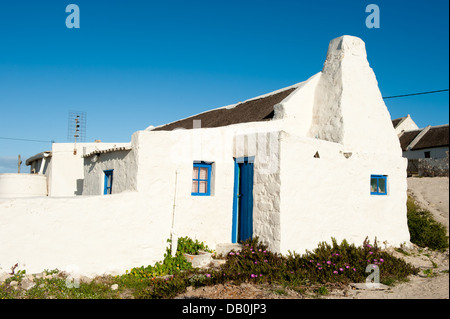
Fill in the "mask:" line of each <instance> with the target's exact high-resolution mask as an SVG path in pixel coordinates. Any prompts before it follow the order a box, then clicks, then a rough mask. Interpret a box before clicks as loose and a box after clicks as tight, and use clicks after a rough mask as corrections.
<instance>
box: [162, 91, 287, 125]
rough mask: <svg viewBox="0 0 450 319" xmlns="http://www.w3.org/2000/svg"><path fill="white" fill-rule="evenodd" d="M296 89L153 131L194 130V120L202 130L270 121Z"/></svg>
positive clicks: (205, 113) (199, 115)
mask: <svg viewBox="0 0 450 319" xmlns="http://www.w3.org/2000/svg"><path fill="white" fill-rule="evenodd" d="M295 89H296V88H295V87H291V88H288V89H286V90H283V91H281V92H277V93H274V94H271V95H266V96H263V97H261V98H255V99H251V100H247V101H245V102H242V103H238V104H237V105H236V106H234V107H230V108H219V109H215V110H211V111H207V112H204V113H200V114H197V115H194V116H191V117H188V118H185V119H182V120H179V121H176V122H172V123H169V124H166V125H163V126H160V127H157V128H155V129H153V131H171V130H173V129H176V128H185V129H192V128H193V121H194V120H201V127H202V128H211V127H220V126H226V125H231V124H238V123H247V122H259V121H269V120H271V119H272V118H273V115H274V110H273V107H274V105H276V104H278V103H280V102H281V101H283V100H284V99H285V98H286V97H287V96H289V95H290V94H291V93H292V92H293V91H294V90H295Z"/></svg>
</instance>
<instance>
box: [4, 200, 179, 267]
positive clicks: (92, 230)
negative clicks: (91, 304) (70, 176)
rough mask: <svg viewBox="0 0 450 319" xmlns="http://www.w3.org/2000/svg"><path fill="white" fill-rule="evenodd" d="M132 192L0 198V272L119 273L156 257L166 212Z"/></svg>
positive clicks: (166, 226) (167, 219) (160, 254)
mask: <svg viewBox="0 0 450 319" xmlns="http://www.w3.org/2000/svg"><path fill="white" fill-rule="evenodd" d="M156 207H157V206H154V204H153V203H152V200H151V199H149V198H148V197H147V196H142V195H140V194H138V193H133V192H129V193H122V194H117V195H110V196H77V197H66V198H64V197H60V198H52V197H45V198H33V199H9V200H6V199H4V200H0V221H1V222H0V243H1V245H0V273H2V272H6V271H7V272H9V271H10V268H11V267H12V266H13V265H15V264H16V263H18V264H19V267H20V269H26V271H27V273H28V274H30V273H37V272H41V271H43V270H44V269H55V268H57V269H60V270H64V269H66V267H69V266H71V265H74V266H76V268H77V269H79V271H80V273H81V274H83V275H87V276H92V275H96V274H105V273H106V274H119V273H123V272H125V270H127V269H130V268H132V267H136V266H142V265H144V266H146V265H149V264H154V263H155V262H156V261H159V260H162V259H163V258H164V257H163V255H164V252H165V248H166V247H167V243H166V240H167V238H169V236H170V225H171V214H170V213H171V212H170V211H167V210H161V209H157V208H156Z"/></svg>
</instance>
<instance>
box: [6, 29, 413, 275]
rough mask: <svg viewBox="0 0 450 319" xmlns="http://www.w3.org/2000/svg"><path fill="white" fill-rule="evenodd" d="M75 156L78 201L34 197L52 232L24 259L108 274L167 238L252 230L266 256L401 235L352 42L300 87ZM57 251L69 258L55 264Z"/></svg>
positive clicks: (389, 154) (398, 171)
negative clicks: (80, 168)
mask: <svg viewBox="0 0 450 319" xmlns="http://www.w3.org/2000/svg"><path fill="white" fill-rule="evenodd" d="M83 158H84V180H83V188H82V193H83V196H77V197H74V198H72V199H70V200H69V199H65V201H64V202H57V203H58V204H59V205H60V206H59V207H61V205H64V207H65V209H66V213H65V214H61V215H58V214H57V212H56V208H55V209H54V210H55V212H54V213H51V212H49V210H50V211H51V210H52V209H53V208H52V207H53V206H52V205H51V204H48V202H45V200H44V199H42V203H40V205H37V207H45V209H46V210H47V211H46V213H41V215H45V216H47V215H51V216H52V218H53V219H52V223H54V218H56V219H57V220H60V223H59V224H58V225H60V227H62V228H63V229H64V230H59V231H58V233H57V234H55V233H52V231H51V229H50V228H49V227H50V226H49V225H42V226H40V227H37V230H35V231H38V232H43V233H44V232H45V233H46V235H45V236H44V237H46V238H47V237H48V238H47V240H51V239H50V238H55V239H56V238H58V242H57V243H55V245H56V246H57V247H52V250H51V252H47V253H45V252H44V255H39V257H37V256H34V257H35V258H37V259H38V260H39V261H33V262H31V261H29V262H28V264H30V263H34V264H33V265H34V266H35V267H38V266H40V267H44V266H45V268H47V269H50V267H52V266H54V265H57V264H68V263H73V264H76V265H79V267H80V268H82V269H83V270H84V271H91V272H96V273H101V272H105V271H109V272H120V271H124V270H125V269H129V268H130V267H131V266H139V265H143V264H150V263H152V262H155V261H157V260H160V259H161V258H162V255H163V253H164V250H165V246H166V242H165V240H166V239H167V238H169V237H170V236H172V235H173V234H175V235H177V236H190V237H192V238H196V239H199V240H201V241H206V243H207V244H208V245H209V246H211V247H212V248H215V247H218V245H220V244H227V243H237V242H239V241H242V240H245V239H247V238H251V237H255V236H258V237H259V238H260V240H262V241H263V242H265V243H266V244H267V245H268V246H269V248H270V249H271V250H273V251H277V252H280V253H287V252H288V250H290V251H296V252H298V253H302V252H304V251H305V250H306V249H309V250H310V249H314V248H315V247H317V244H318V243H319V242H321V241H330V239H331V237H334V238H336V239H337V240H339V241H340V240H342V239H344V238H345V239H347V240H348V241H349V242H354V243H356V244H361V243H362V242H363V241H364V239H365V238H366V237H367V236H368V237H369V238H370V239H371V240H373V239H374V238H375V237H376V238H377V239H378V240H379V241H380V242H383V241H386V242H387V243H389V244H390V245H394V246H398V245H400V244H402V243H409V232H408V226H407V218H406V198H407V193H406V191H407V184H406V165H407V160H406V159H405V158H403V157H402V149H401V147H400V143H399V139H398V137H397V134H396V131H395V129H394V127H393V125H392V123H391V118H390V115H389V112H388V110H387V108H386V106H385V104H384V102H383V99H382V96H381V93H380V91H379V89H378V85H377V80H376V78H375V74H374V72H373V70H372V69H371V67H370V66H369V63H368V61H367V57H366V49H365V44H364V42H363V41H362V40H361V39H359V38H356V37H353V36H342V37H339V38H336V39H334V40H332V41H331V42H330V44H329V47H328V52H327V55H326V60H325V63H324V65H323V68H322V71H320V72H319V73H317V74H315V75H313V76H312V77H310V78H309V79H307V80H306V81H304V82H300V83H298V84H295V85H292V86H289V87H286V88H282V89H280V90H277V91H274V92H271V93H268V94H265V95H262V96H258V97H255V98H252V99H249V100H247V101H243V102H240V103H237V104H234V105H229V106H226V107H222V108H218V109H214V110H211V111H207V112H204V113H201V114H197V115H194V116H192V117H189V118H186V119H182V120H180V121H176V122H173V123H169V124H167V125H162V126H158V127H149V128H147V129H146V130H142V131H137V132H135V133H134V134H133V135H132V138H131V143H130V144H129V145H128V144H127V147H124V148H120V149H117V148H110V149H102V150H101V151H99V150H91V151H89V152H85V153H84V155H83ZM61 201H62V199H61ZM1 205H2V204H1V202H0V209H1V207H2V206H1ZM13 206H14V205H13ZM42 209H43V208H42ZM0 211H1V210H0ZM23 214H25V213H23ZM44 219H45V218H44ZM69 220H70V222H71V223H64V221H69ZM35 229H36V226H35ZM63 231H64V233H63V234H62V232H63ZM71 232H72V233H71ZM73 232H75V233H76V234H77V235H78V237H77V239H78V240H77V241H74V240H73V239H74V237H73V235H71V234H73ZM1 234H2V231H1V229H0V236H2V235H1ZM58 234H59V237H58ZM63 247H65V248H66V249H67V248H70V251H71V252H72V255H71V256H70V257H69V256H66V257H65V258H59V259H58V258H55V256H56V255H57V254H58V252H59V253H60V254H61V252H62V251H63ZM9 248H10V249H11V248H14V247H12V246H11V245H10V246H9ZM2 253H4V252H3V251H2V249H1V248H0V256H1V254H2ZM23 254H24V255H26V254H27V252H26V251H23ZM29 254H30V255H31V253H30V252H29ZM46 254H47V259H45V255H46ZM53 255H55V256H53ZM11 258H12V257H11ZM11 258H10V262H13V258H12V259H11ZM22 258H24V260H25V259H27V258H29V259H30V260H33V258H32V257H30V256H28V257H24V256H23V257H22ZM0 266H1V265H0Z"/></svg>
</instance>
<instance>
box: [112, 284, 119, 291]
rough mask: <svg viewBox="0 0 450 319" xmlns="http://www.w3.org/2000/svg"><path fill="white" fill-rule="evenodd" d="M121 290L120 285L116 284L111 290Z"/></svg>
mask: <svg viewBox="0 0 450 319" xmlns="http://www.w3.org/2000/svg"><path fill="white" fill-rule="evenodd" d="M118 288H119V285H118V284H114V285H112V286H111V290H117V289H118Z"/></svg>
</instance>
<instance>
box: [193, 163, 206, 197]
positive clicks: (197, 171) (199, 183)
mask: <svg viewBox="0 0 450 319" xmlns="http://www.w3.org/2000/svg"><path fill="white" fill-rule="evenodd" d="M210 194H211V164H207V163H204V162H202V163H194V169H193V171H192V191H191V195H194V196H209V195H210Z"/></svg>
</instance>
